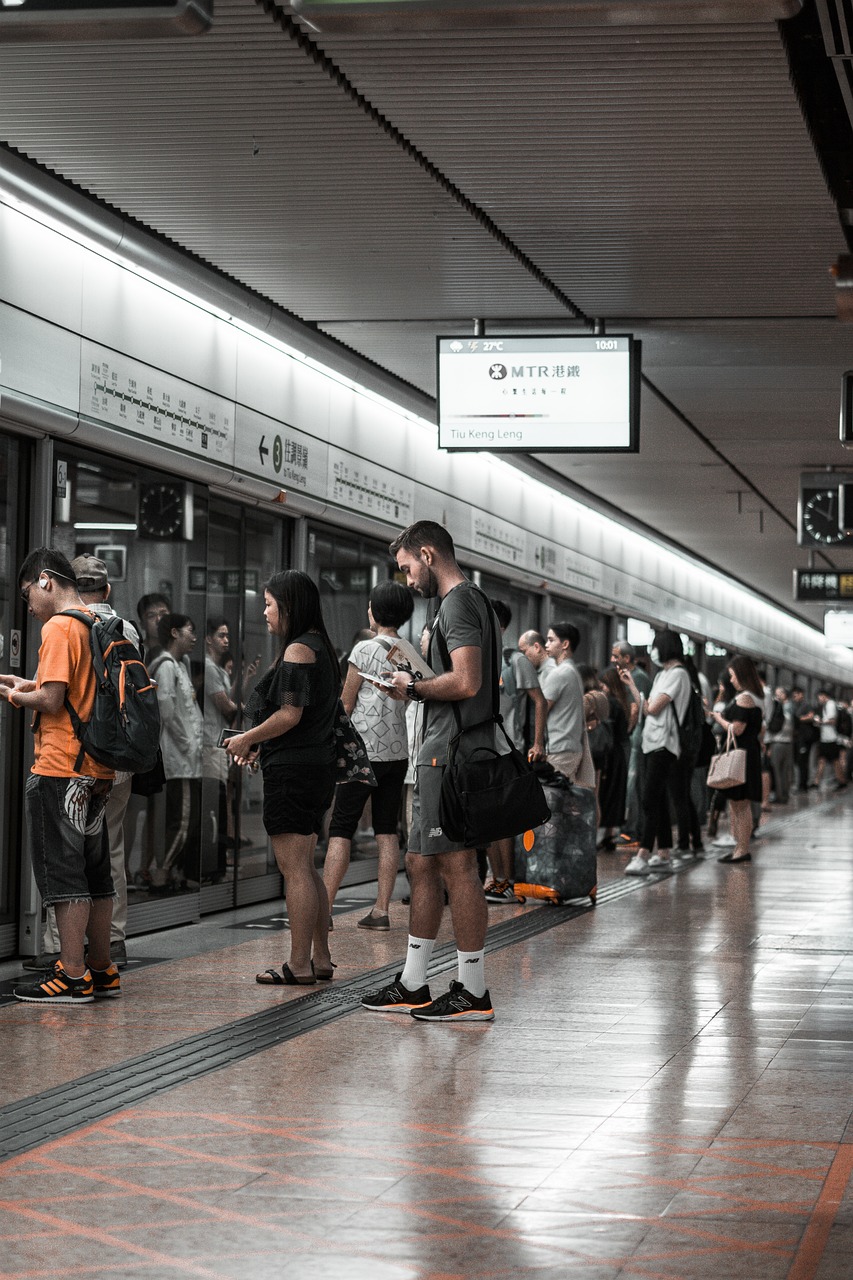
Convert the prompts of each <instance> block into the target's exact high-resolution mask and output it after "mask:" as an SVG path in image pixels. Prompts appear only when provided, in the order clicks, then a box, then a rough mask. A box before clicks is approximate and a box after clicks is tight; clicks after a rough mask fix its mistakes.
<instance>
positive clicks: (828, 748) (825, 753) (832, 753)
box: [817, 742, 841, 760]
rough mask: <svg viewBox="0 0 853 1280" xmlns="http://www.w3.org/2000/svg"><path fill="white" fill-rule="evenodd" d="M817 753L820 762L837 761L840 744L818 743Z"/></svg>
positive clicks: (839, 753)
mask: <svg viewBox="0 0 853 1280" xmlns="http://www.w3.org/2000/svg"><path fill="white" fill-rule="evenodd" d="M817 753H818V755H819V756H820V758H821V760H837V759H838V757H839V756H840V755H841V743H840V742H819V743H818V744H817Z"/></svg>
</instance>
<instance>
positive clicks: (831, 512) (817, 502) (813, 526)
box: [802, 485, 845, 547]
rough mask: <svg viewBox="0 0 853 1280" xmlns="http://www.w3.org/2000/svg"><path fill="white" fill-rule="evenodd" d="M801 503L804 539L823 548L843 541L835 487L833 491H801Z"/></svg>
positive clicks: (837, 495) (843, 536) (837, 494)
mask: <svg viewBox="0 0 853 1280" xmlns="http://www.w3.org/2000/svg"><path fill="white" fill-rule="evenodd" d="M802 503H803V534H804V535H805V537H807V538H808V539H809V540H810V541H812V542H816V543H818V544H819V545H820V546H823V547H826V546H834V545H835V544H837V543H839V542H844V541H845V534H844V530H843V529H842V527H841V512H840V509H839V493H838V486H837V485H836V487H835V488H834V489H803V497H802Z"/></svg>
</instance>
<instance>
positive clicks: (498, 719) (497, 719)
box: [424, 579, 506, 737]
mask: <svg viewBox="0 0 853 1280" xmlns="http://www.w3.org/2000/svg"><path fill="white" fill-rule="evenodd" d="M466 581H467V582H468V586H469V587H471V588H472V589H473V590H474V591H476V592H477V594H478V595H479V596H481V597H482V599H483V601H484V602H485V605H486V617H487V618H488V620H489V644H490V648H489V655H490V659H491V656H492V655H493V654H494V651H495V647H496V645H497V634H496V632H495V620H494V616H493V612H492V606H491V604H490V603H489V597H488V596H487V595H486V593H485V591H482V590H481V589H480V587H478V586H477V585H476V583H474V582H470V581H469V580H468V579H466ZM442 603H443V602H442ZM440 616H441V605H439V608H438V613H437V614H436V615H435V638H436V644H437V645H438V652H439V654H440V656H441V660H442V662H443V663H444V665H445V666H446V667H447V668H448V670H451V669H452V666H453V664H452V662H451V658H450V650H449V649H448V647H447V641H446V640H445V638H444V636H443V635H442V633H441V627H440V626H439V618H440ZM483 674H485V672H484V673H483ZM492 677H493V672H492V670H491V660H490V662H489V679H490V680H491V685H492V722H493V723H495V724H497V725H498V726H499V727H500V728H501V730H503V716H502V715H501V710H500V708H501V702H500V693H499V692H498V684H497V682H496V681H495V680H494V679H493V678H492ZM450 706H451V709H452V711H453V718H454V720H455V721H456V730H457V734H459V733H465V732H466V730H465V729H464V728H463V726H462V716H461V715H460V713H459V707H458V706H457V704H456V703H455V702H451V704H450ZM424 707H425V710H424V717H426V708H427V707H429V703H428V702H427V703H425V704H424ZM488 723H489V721H486V720H484V721H482V724H488ZM424 727H426V724H425V725H424ZM479 727H480V726H479V725H469V726H468V728H469V729H473V728H479ZM504 737H506V733H505V732H504Z"/></svg>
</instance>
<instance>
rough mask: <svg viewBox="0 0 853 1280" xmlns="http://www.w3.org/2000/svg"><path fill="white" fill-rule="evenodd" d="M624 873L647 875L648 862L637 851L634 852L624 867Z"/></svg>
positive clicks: (627, 874) (628, 874)
mask: <svg viewBox="0 0 853 1280" xmlns="http://www.w3.org/2000/svg"><path fill="white" fill-rule="evenodd" d="M624 874H625V875H626V876H647V875H648V874H649V864H648V863H647V862H646V860H645V858H643V857H641V855H640V854H639V853H635V854H634V856H633V858H632V859H631V861H630V862H629V863H628V865H627V867H626V868H625V871H624Z"/></svg>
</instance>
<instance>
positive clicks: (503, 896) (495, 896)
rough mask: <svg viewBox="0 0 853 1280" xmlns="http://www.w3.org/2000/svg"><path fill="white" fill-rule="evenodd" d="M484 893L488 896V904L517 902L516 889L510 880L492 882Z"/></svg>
mask: <svg viewBox="0 0 853 1280" xmlns="http://www.w3.org/2000/svg"><path fill="white" fill-rule="evenodd" d="M483 892H484V893H485V895H486V902H515V901H517V899H516V896H515V889H514V888H513V886H512V883H511V882H510V881H509V880H492V882H491V883H490V884H487V885H486V887H485V889H484V890H483Z"/></svg>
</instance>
